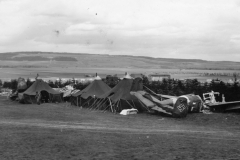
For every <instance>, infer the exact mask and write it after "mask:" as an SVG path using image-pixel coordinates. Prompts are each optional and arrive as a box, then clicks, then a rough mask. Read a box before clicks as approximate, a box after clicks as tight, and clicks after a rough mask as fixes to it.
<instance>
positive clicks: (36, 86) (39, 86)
mask: <svg viewBox="0 0 240 160" xmlns="http://www.w3.org/2000/svg"><path fill="white" fill-rule="evenodd" d="M41 91H47V92H48V93H50V94H61V93H60V92H58V91H55V90H54V89H52V88H51V87H50V86H49V85H48V84H47V83H46V82H44V81H43V80H41V79H37V80H36V81H35V82H34V83H33V84H32V85H31V86H30V87H29V88H28V89H27V90H26V91H25V92H23V95H24V94H26V95H36V92H41Z"/></svg>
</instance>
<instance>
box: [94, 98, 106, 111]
mask: <svg viewBox="0 0 240 160" xmlns="http://www.w3.org/2000/svg"><path fill="white" fill-rule="evenodd" d="M103 101H104V99H100V100H99V102H98V103H97V104H96V108H95V109H96V110H97V109H98V108H99V107H100V104H102V102H103Z"/></svg>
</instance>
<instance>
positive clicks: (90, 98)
mask: <svg viewBox="0 0 240 160" xmlns="http://www.w3.org/2000/svg"><path fill="white" fill-rule="evenodd" d="M80 98H81V97H80ZM90 100H92V98H90V99H89V100H88V101H87V102H85V103H83V106H84V105H85V104H86V103H88V102H89V101H90Z"/></svg>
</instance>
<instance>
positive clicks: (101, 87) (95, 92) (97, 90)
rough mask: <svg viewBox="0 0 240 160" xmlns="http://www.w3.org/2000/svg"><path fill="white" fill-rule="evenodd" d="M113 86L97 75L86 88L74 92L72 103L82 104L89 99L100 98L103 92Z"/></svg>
mask: <svg viewBox="0 0 240 160" xmlns="http://www.w3.org/2000/svg"><path fill="white" fill-rule="evenodd" d="M109 90H111V88H110V87H109V86H108V85H107V84H106V83H104V82H103V81H102V79H101V78H100V77H99V76H96V77H95V80H94V81H93V82H92V83H90V84H89V85H88V86H87V87H86V88H85V89H83V90H81V91H79V92H77V93H75V94H72V100H71V102H72V104H75V105H77V106H81V104H83V103H84V102H86V101H88V100H91V99H92V100H94V99H97V98H99V97H100V96H101V95H102V94H104V93H106V92H108V91H109Z"/></svg>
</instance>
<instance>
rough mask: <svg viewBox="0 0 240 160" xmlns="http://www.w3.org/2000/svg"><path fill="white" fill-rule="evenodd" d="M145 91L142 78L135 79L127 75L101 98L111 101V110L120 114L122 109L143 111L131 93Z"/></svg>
mask: <svg viewBox="0 0 240 160" xmlns="http://www.w3.org/2000/svg"><path fill="white" fill-rule="evenodd" d="M140 90H143V84H142V79H141V78H136V79H133V78H131V77H130V76H129V75H126V76H125V77H124V78H123V80H121V81H120V82H119V83H118V84H117V85H116V86H115V87H114V88H112V89H111V90H109V91H108V92H106V93H105V94H103V95H101V96H100V98H103V99H109V101H110V104H109V107H111V110H112V111H113V110H115V111H117V112H120V111H121V110H122V109H129V108H137V109H140V110H142V108H141V104H140V103H139V101H138V99H137V98H136V97H135V96H133V95H131V94H130V92H131V91H140Z"/></svg>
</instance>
